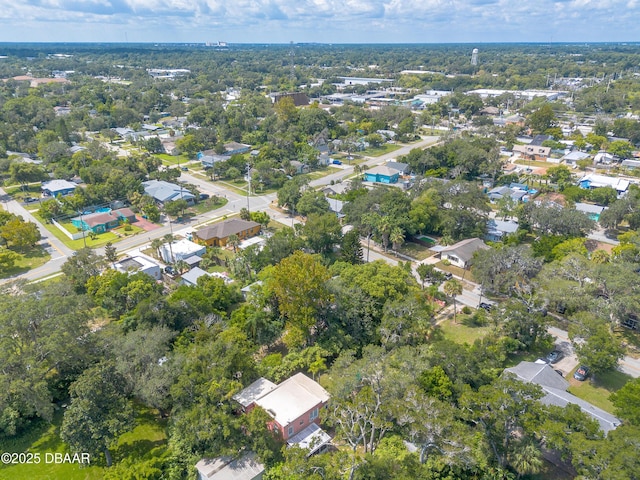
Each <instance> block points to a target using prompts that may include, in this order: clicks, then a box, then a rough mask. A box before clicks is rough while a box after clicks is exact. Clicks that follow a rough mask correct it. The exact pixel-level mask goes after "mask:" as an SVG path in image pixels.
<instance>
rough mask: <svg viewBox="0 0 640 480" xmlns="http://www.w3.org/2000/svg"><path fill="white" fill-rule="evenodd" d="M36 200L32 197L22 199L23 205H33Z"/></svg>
mask: <svg viewBox="0 0 640 480" xmlns="http://www.w3.org/2000/svg"><path fill="white" fill-rule="evenodd" d="M37 201H38V199H36V198H33V197H24V203H33V202H37Z"/></svg>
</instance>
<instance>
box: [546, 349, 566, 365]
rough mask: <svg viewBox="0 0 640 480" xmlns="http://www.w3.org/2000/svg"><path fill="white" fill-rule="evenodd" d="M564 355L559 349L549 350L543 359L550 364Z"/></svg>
mask: <svg viewBox="0 0 640 480" xmlns="http://www.w3.org/2000/svg"><path fill="white" fill-rule="evenodd" d="M563 356H564V355H563V354H562V352H561V351H560V350H554V351H552V352H549V353H548V354H547V356H546V357H544V361H545V362H547V363H550V364H554V363H557V362H558V361H560V359H561V358H562V357H563Z"/></svg>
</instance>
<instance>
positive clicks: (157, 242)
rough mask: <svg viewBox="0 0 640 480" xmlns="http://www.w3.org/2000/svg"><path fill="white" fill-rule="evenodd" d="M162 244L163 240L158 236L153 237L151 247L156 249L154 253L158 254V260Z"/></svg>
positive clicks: (160, 255)
mask: <svg viewBox="0 0 640 480" xmlns="http://www.w3.org/2000/svg"><path fill="white" fill-rule="evenodd" d="M162 245H164V242H163V241H162V239H160V238H155V239H153V241H152V242H151V248H153V249H154V250H155V251H156V255H157V256H158V260H160V259H161V258H162V254H161V253H160V249H161V248H162Z"/></svg>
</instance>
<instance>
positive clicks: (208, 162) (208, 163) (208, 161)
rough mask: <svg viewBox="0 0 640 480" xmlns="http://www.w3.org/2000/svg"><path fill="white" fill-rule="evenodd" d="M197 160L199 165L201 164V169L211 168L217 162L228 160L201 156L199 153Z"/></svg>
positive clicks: (220, 157) (214, 156)
mask: <svg viewBox="0 0 640 480" xmlns="http://www.w3.org/2000/svg"><path fill="white" fill-rule="evenodd" d="M198 159H199V160H200V163H201V164H202V167H203V168H213V166H214V165H215V164H216V163H219V162H226V161H227V160H228V157H225V156H223V155H215V154H214V155H201V154H200V153H199V154H198Z"/></svg>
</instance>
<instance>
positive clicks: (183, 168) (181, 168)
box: [180, 167, 189, 172]
mask: <svg viewBox="0 0 640 480" xmlns="http://www.w3.org/2000/svg"><path fill="white" fill-rule="evenodd" d="M180 170H182V171H183V172H188V171H189V167H180Z"/></svg>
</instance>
